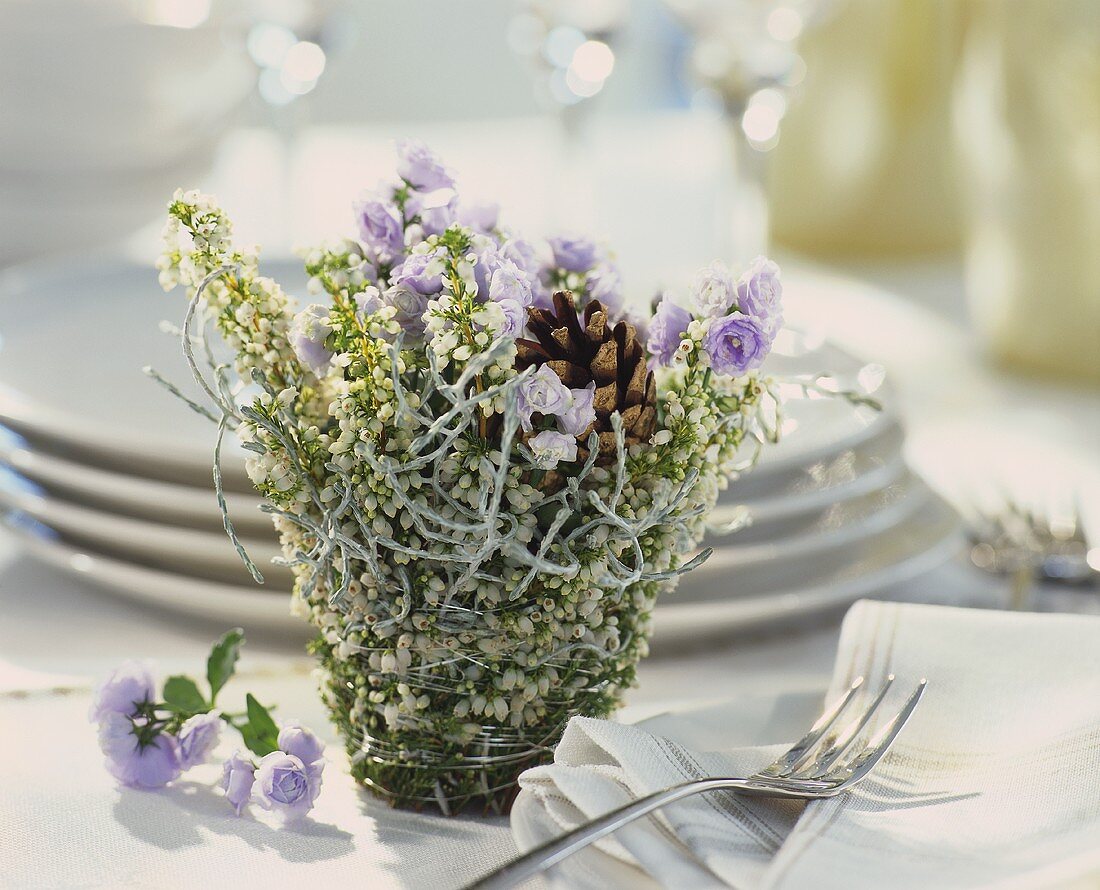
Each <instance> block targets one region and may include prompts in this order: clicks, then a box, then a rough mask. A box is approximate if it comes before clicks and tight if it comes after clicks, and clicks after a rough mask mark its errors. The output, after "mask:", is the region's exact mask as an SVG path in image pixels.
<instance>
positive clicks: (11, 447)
mask: <svg viewBox="0 0 1100 890" xmlns="http://www.w3.org/2000/svg"><path fill="white" fill-rule="evenodd" d="M267 271H269V272H270V273H271V274H273V275H274V276H276V277H277V278H279V279H280V280H281V281H284V282H286V283H287V284H288V286H290V288H291V289H292V292H293V291H296V292H298V293H302V292H303V290H302V285H303V284H304V276H303V274H302V273H301V271H300V269H299V268H297V267H296V266H295V265H293V264H290V263H274V264H270V266H269V267H268V269H267ZM183 309H184V306H183V303H182V301H181V298H180V297H179V295H171V296H165V295H164V294H163V293H161V292H160V290H159V288H158V287H157V283H156V277H155V274H154V273H153V272H152V271H151V270H150V269H149V268H148V267H146V266H141V265H133V264H128V263H126V262H122V261H118V262H112V263H104V262H103V261H91V260H89V261H86V262H73V263H71V264H69V265H58V264H56V263H54V264H52V265H50V266H39V267H24V268H22V269H17V270H11V271H9V272H8V273H6V274H5V276H4V277H3V278H2V280H0V319H3V321H2V325H0V337H2V341H0V423H2V424H3V427H2V429H3V434H2V435H0V465H2V466H3V470H2V472H0V506H2V507H3V513H4V517H5V522H6V524H7V525H8V527H9V528H11V529H12V530H13V531H14V533H15V534H17V535H18V536H19V537H20V538H21V539H22V540H23V541H24V542H25V543H26V546H27V548H28V550H29V551H30V552H31V553H32V554H34V555H35V556H36V557H38V558H40V559H41V560H44V561H46V562H48V563H51V564H53V565H55V566H57V567H58V568H60V569H62V570H63V571H66V572H71V573H75V574H79V575H81V576H83V577H84V578H86V579H87V580H88V581H90V582H92V583H93V584H95V585H98V586H100V587H103V588H106V589H107V590H110V591H112V592H114V593H116V594H119V595H124V596H128V597H130V598H132V599H135V600H140V601H143V602H146V603H148V604H151V605H155V606H159V607H162V608H167V609H170V610H173V611H175V612H179V613H187V614H189V615H192V616H201V617H205V618H208V619H211V620H216V621H218V622H221V623H225V622H227V621H229V622H233V623H238V624H243V625H244V626H245V627H246V628H248V627H253V628H257V629H259V628H268V629H270V628H275V627H278V628H293V627H296V626H298V625H297V623H296V622H297V619H294V618H292V617H291V616H290V614H289V611H288V596H287V592H288V590H289V573H288V572H287V570H286V569H284V568H280V567H276V566H271V565H269V564H268V563H269V561H270V559H271V558H272V557H274V556H275V555H277V551H278V548H277V544H276V541H275V538H274V533H273V531H272V529H271V527H270V521H269V519H268V517H267V516H266V515H265V514H264V513H262V512H260V510H259V503H258V499H257V497H256V496H255V494H253V493H251V491H250V486H249V482H248V479H247V477H246V475H245V473H244V468H243V460H242V458H241V453H240V451H239V450H237V449H236V448H234V447H229V448H227V449H226V451H227V454H226V459H225V466H224V476H225V481H226V486H227V489H228V490H229V494H228V501H229V507H230V512H231V515H232V517H233V520H234V523H235V524H236V527H237V529H238V531H239V533H240V534H241V536H242V538H243V539H244V543H245V546H246V547H247V548H248V550H249V552H250V553H251V554H252V556H253V558H254V559H255V560H256V562H257V563H258V564H260V565H261V567H262V570H263V571H264V575H265V578H266V583H265V584H264V585H263V586H259V585H256V584H254V583H253V582H252V581H251V579H250V577H249V576H248V573H247V572H246V571H245V569H244V567H243V566H242V565H241V563H240V560H239V559H238V557H237V555H236V553H235V551H234V549H233V547H232V545H231V544H230V543H229V541H228V539H227V538H226V536H225V533H224V531H223V529H222V522H221V517H220V513H219V510H218V508H217V504H216V501H215V498H214V493H213V486H212V481H211V465H212V450H213V442H214V429H213V427H212V425H211V424H210V423H209V422H208V421H206V420H205V419H203V418H202V417H200V416H199V415H197V414H195V413H194V412H192V411H190V410H189V409H188V408H187V407H186V406H184V405H183V403H181V402H179V401H177V400H175V399H174V398H172V397H171V396H170V395H169V394H168V393H166V392H164V391H163V390H162V389H160V387H159V386H158V385H157V384H155V383H154V382H153V381H152V380H150V379H149V378H148V377H146V376H145V375H144V374H143V373H142V368H143V367H145V366H147V365H152V366H154V367H155V368H157V369H158V370H159V371H161V372H162V373H163V374H164V375H165V376H167V377H168V378H169V379H171V380H173V381H175V382H177V383H178V384H179V385H180V386H181V388H182V389H184V390H185V391H188V392H192V394H193V387H191V386H189V385H188V384H189V381H190V377H189V374H188V372H187V369H186V367H185V365H184V363H183V360H182V357H181V356H179V355H178V341H177V339H176V338H175V337H173V336H169V335H167V334H164V333H162V332H161V331H160V330H159V322H161V321H162V320H163V319H178V318H180V317H181V315H182V312H183ZM769 361H770V369H771V371H772V372H774V373H775V374H777V375H791V374H813V373H818V372H827V373H828V374H830V375H831V376H832V379H833V381H834V382H835V385H836V386H839V387H840V388H842V389H852V390H857V391H860V392H862V393H864V394H866V395H869V396H872V397H874V398H876V399H879V400H880V401H881V402H882V404H883V410H882V411H876V410H874V409H872V408H869V407H859V408H854V407H852V405H851V404H849V403H848V402H847V401H845V400H843V399H838V398H809V399H807V398H801V397H799V395H798V392H797V391H796V390H794V389H793V388H791V387H788V390H789V392H788V393H787V395H788V396H790V398H789V401H787V403H786V405H785V407H784V417H783V429H784V433H785V436H784V439H783V441H782V442H781V443H780V444H779V445H778V446H774V447H770V448H768V449H766V450H765V454H764V457H763V459H762V460H761V462H760V464H759V466H757V467H756V468H755V469H754V470H753V471H752V472H751V473H750V474H747V475H745V476H744V477H743V478H742V479H739V480H737V481H736V482H734V483H733V484H732V485H731V486H730V488H729V490H728V491H727V492H725V493H724V494H723V496H722V498H721V500H720V504H719V508H718V510H717V511H716V514H715V516H714V517H713V519H714V522H715V523H716V524H723V523H727V524H728V523H741V524H743V523H744V522H745V521H748V523H749V524H748V525H747V527H744V528H742V529H741V530H740V531H737V532H736V533H734V534H732V535H729V536H725V537H721V536H717V535H715V536H714V537H713V539H712V540H710V541H708V544H709V545H711V546H713V547H714V548H715V552H714V554H713V555H712V557H711V558H710V560H709V561H708V562H706V563H705V564H704V565H703V566H702V567H701V568H699V569H697V570H696V571H695V572H693V573H692V574H691V575H689V576H688V577H687V578H685V579H684V581H683V582H682V583H681V585H680V588H679V589H678V591H677V592H676V593H675V594H674V595H671V596H669V597H667V599H666V601H665V602H664V603H662V604H661V605H660V606H659V608H658V612H657V618H656V621H657V633H656V638H655V639H656V643H657V645H658V647H659V648H660V647H667V646H670V645H677V644H682V643H684V642H688V641H692V642H698V641H703V640H714V639H716V638H720V639H728V638H729V637H730V636H731V635H732V634H734V633H737V632H741V631H744V630H746V629H749V628H754V627H759V626H761V625H764V624H768V623H772V622H775V621H776V620H787V619H790V618H791V617H792V616H805V615H810V614H816V613H819V612H822V611H824V610H829V609H834V608H839V607H842V606H844V605H845V604H847V603H849V602H851V601H852V600H854V599H856V598H858V597H861V596H867V595H873V594H876V593H879V592H882V591H884V590H888V589H889V588H890V587H891V586H893V585H895V584H898V583H901V582H903V581H907V580H909V579H911V578H913V577H914V576H916V575H917V574H919V573H921V572H924V571H927V570H929V569H931V568H933V567H935V566H937V565H939V564H940V563H942V562H943V561H944V560H946V559H947V558H948V557H949V556H950V554H951V553H952V552H953V550H954V549H955V547H956V546H957V544H958V524H957V521H956V518H955V516H954V514H953V513H952V512H951V510H950V509H948V508H947V507H946V506H945V505H944V504H943V503H942V502H941V501H939V500H938V499H937V498H936V497H935V496H934V495H933V494H932V493H931V492H930V490H929V489H928V488H927V487H926V486H925V485H924V484H923V483H922V482H921V481H920V480H919V479H917V478H915V477H914V476H913V475H912V473H911V472H909V470H908V469H907V468H906V465H905V462H904V459H903V457H902V452H901V448H902V442H903V435H902V430H901V427H900V426H899V424H898V421H897V418H896V417H895V416H894V413H893V411H892V408H891V402H892V400H891V394H890V392H889V388H888V387H887V386H886V384H885V382H884V381H883V377H882V373H881V369H879V368H877V367H876V366H872V365H865V364H863V363H861V362H859V361H857V360H855V359H854V358H852V357H851V356H849V355H846V354H845V353H843V352H841V351H840V350H838V349H836V348H835V347H832V346H830V345H828V344H825V343H814V342H811V341H810V340H809V338H807V337H806V336H804V335H802V336H798V335H794V334H784V335H781V337H780V339H779V341H778V342H777V345H776V351H775V353H774V355H773V357H772V358H771V359H770V360H769Z"/></svg>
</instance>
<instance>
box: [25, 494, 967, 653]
mask: <svg viewBox="0 0 1100 890" xmlns="http://www.w3.org/2000/svg"><path fill="white" fill-rule="evenodd" d="M4 523H5V524H6V525H7V526H8V527H9V528H11V529H12V530H13V531H15V532H16V534H17V535H18V536H19V537H20V538H21V539H22V540H23V541H24V542H25V543H26V544H27V547H28V549H29V550H30V552H31V553H32V554H33V555H35V556H37V557H39V558H40V559H43V560H44V561H46V562H49V563H50V564H51V565H54V566H57V567H58V568H60V569H62V570H64V571H66V572H69V573H70V574H74V575H77V576H79V577H84V578H87V579H88V580H89V581H91V582H93V583H95V584H96V585H98V586H100V587H103V588H105V589H108V590H111V591H114V592H117V593H119V594H120V595H123V596H126V597H129V598H131V599H135V600H142V601H145V602H147V603H150V604H152V605H155V606H160V607H166V608H170V609H172V610H173V611H176V612H179V613H183V614H187V615H191V616H193V617H197V618H205V619H210V620H216V621H221V622H225V621H235V622H238V623H242V622H249V621H257V622H262V623H264V624H265V626H267V627H285V628H286V629H288V630H291V629H294V628H295V627H298V626H300V622H299V621H298V620H297V619H295V618H293V617H292V616H291V615H290V614H289V613H288V612H287V611H286V610H285V608H286V607H285V604H286V597H285V596H278V595H267V594H265V593H264V588H260V587H255V586H253V587H246V586H238V585H233V584H224V583H218V582H213V581H209V580H203V579H201V578H195V577H192V576H188V575H182V574H175V573H170V572H163V571H157V570H155V569H149V568H145V567H142V566H137V565H134V564H132V563H129V562H126V561H123V560H119V559H116V558H113V557H110V556H106V555H104V554H103V553H101V552H99V551H98V550H97V549H96V548H88V547H81V546H77V545H74V544H72V543H70V542H68V541H65V540H63V539H62V538H61V537H60V536H59V535H58V534H57V533H56V532H55V531H53V530H52V529H49V528H46V527H45V526H43V525H41V524H40V523H37V522H34V521H33V520H30V519H28V518H26V517H25V516H20V515H18V514H8V515H7V516H5V517H4ZM894 537H895V539H894V540H892V541H887V542H885V543H883V544H882V545H881V546H879V547H877V548H876V549H875V552H874V553H871V554H868V555H867V556H866V558H865V559H863V560H861V561H859V562H858V563H855V564H852V565H845V566H842V567H840V568H833V569H831V570H822V571H821V572H817V573H815V574H814V575H813V577H812V578H801V579H794V580H792V581H791V583H789V585H788V586H786V587H784V586H782V585H778V586H775V587H774V588H773V589H771V590H770V592H768V593H766V594H762V595H756V596H743V597H740V598H738V599H730V600H727V601H721V602H707V601H703V602H679V603H678V602H677V594H676V593H673V594H672V595H671V596H669V597H667V598H666V599H665V600H663V601H662V603H661V604H659V605H658V607H657V610H656V613H655V615H654V622H655V627H656V630H655V635H654V638H653V640H652V642H651V645H650V647H651V650H652V651H653V652H654V653H656V654H658V655H662V654H668V653H674V652H680V651H684V650H686V649H693V648H705V647H707V646H710V645H713V644H715V643H716V642H723V643H728V642H729V641H730V640H732V639H734V638H735V637H737V636H738V635H739V634H743V633H745V632H749V631H758V630H760V629H762V628H764V627H766V626H769V625H774V624H786V623H791V622H794V621H798V620H813V619H814V617H815V616H816V615H819V614H821V613H823V612H828V611H830V610H837V609H840V608H841V607H843V606H845V605H847V604H848V603H851V602H854V601H855V600H857V599H859V598H860V597H864V596H871V595H874V594H876V593H879V592H882V591H884V590H886V589H887V588H890V587H893V586H895V585H899V584H902V583H904V582H907V581H910V580H912V579H913V578H915V577H917V576H919V575H921V574H923V573H925V572H928V571H931V570H932V569H934V568H936V567H938V566H939V565H942V564H943V563H944V562H946V561H947V560H948V559H949V558H950V557H951V556H952V555H953V554H955V553H957V552H958V550H959V547H960V545H961V535H960V534H959V531H958V523H957V520H956V519H955V516H954V514H953V513H952V512H951V511H950V510H948V509H947V508H946V507H940V508H939V509H938V510H936V511H932V512H931V514H930V515H928V516H926V517H925V518H924V520H923V522H921V523H917V524H915V528H914V529H913V530H911V531H907V532H903V533H901V534H899V535H896V536H894ZM701 570H702V569H700V571H701ZM739 571H740V569H732V570H729V571H727V572H726V573H725V574H724V578H725V580H727V581H728V579H729V577H731V575H732V577H737V574H736V573H737V572H739ZM719 574H722V573H721V572H720V573H719ZM731 592H732V591H731Z"/></svg>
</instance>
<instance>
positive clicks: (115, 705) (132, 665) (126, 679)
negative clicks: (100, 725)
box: [88, 661, 156, 723]
mask: <svg viewBox="0 0 1100 890" xmlns="http://www.w3.org/2000/svg"><path fill="white" fill-rule="evenodd" d="M155 695H156V683H155V682H154V681H153V674H152V672H151V671H150V670H149V667H148V665H145V664H142V663H141V662H138V661H125V662H123V663H122V664H120V665H119V666H118V667H117V668H115V669H114V670H113V671H111V673H109V674H108V675H107V676H106V677H105V678H104V679H103V680H102V681H101V682H100V683H99V685H98V686H96V688H95V692H94V693H93V694H92V704H91V707H90V708H88V719H89V720H90V721H92V722H93V723H97V722H99V721H100V720H102V719H104V717H106V716H107V715H108V714H127V715H128V714H133V713H134V712H135V711H136V710H137V707H138V705H142V704H145V703H146V702H150V701H152V700H153V697H154V696H155Z"/></svg>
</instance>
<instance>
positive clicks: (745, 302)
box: [737, 256, 783, 335]
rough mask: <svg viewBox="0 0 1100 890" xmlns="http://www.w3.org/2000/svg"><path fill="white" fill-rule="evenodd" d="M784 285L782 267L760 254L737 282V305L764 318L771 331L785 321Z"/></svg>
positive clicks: (764, 323)
mask: <svg viewBox="0 0 1100 890" xmlns="http://www.w3.org/2000/svg"><path fill="white" fill-rule="evenodd" d="M782 301H783V285H782V284H781V283H780V281H779V266H777V265H776V264H775V263H773V262H772V261H771V260H769V259H768V258H767V257H762V256H758V257H757V258H756V259H755V260H753V261H752V264H751V265H750V266H749V268H748V269H746V270H745V273H744V274H743V275H742V276H741V278H740V280H739V281H738V282H737V308H738V309H740V310H741V311H742V312H743V313H745V315H753V316H756V317H757V318H759V319H760V321H761V322H762V323H763V326H764V327H765V328H766V329H767V331H768V333H769V334H772V335H774V334H775V332H776V331H777V330H778V329H779V327H780V326H781V325H782V324H783V302H782Z"/></svg>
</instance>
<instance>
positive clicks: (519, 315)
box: [496, 300, 527, 337]
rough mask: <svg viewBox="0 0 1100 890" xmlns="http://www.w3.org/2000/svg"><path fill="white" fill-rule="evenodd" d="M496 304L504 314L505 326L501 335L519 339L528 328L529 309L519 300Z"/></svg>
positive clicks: (501, 330)
mask: <svg viewBox="0 0 1100 890" xmlns="http://www.w3.org/2000/svg"><path fill="white" fill-rule="evenodd" d="M496 304H497V305H498V306H499V307H500V308H501V311H503V312H504V324H503V325H502V326H501V328H500V331H499V334H501V335H502V336H505V337H518V336H519V335H520V334H522V333H523V329H524V328H525V327H526V326H527V307H526V306H524V305H523V304H522V303H520V302H519V301H518V300H498V301H496Z"/></svg>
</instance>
